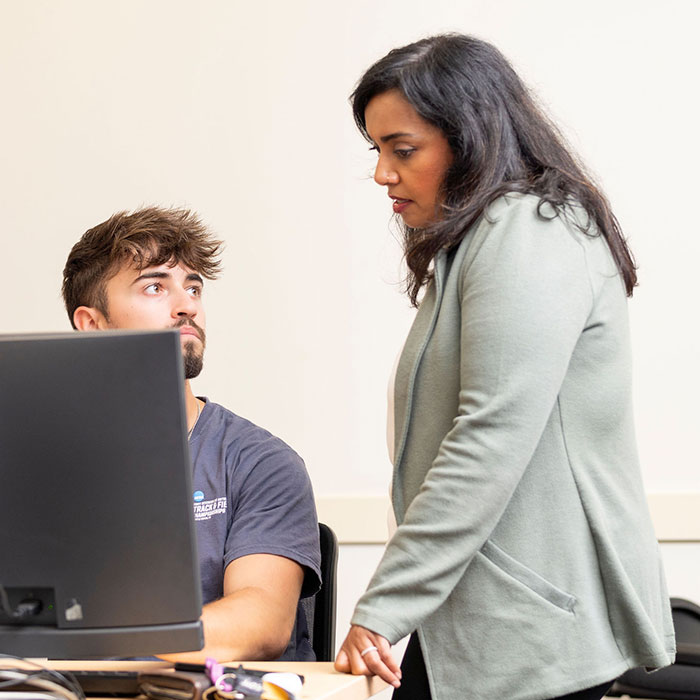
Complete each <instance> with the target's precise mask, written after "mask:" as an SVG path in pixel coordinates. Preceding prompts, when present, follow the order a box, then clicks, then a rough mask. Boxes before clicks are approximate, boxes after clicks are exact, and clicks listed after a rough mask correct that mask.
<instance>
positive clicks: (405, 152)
mask: <svg viewBox="0 0 700 700" xmlns="http://www.w3.org/2000/svg"><path fill="white" fill-rule="evenodd" d="M415 151H416V149H415V148H397V149H395V150H394V154H395V155H396V156H398V157H399V158H409V157H410V156H411V155H412V154H413V153H415Z"/></svg>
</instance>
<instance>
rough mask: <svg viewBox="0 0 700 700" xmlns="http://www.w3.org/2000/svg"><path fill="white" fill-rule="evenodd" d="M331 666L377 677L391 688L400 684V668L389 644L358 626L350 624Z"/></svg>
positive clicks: (374, 633) (344, 670) (377, 635)
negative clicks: (333, 664)
mask: <svg viewBox="0 0 700 700" xmlns="http://www.w3.org/2000/svg"><path fill="white" fill-rule="evenodd" d="M362 652H365V653H364V655H363V653H362ZM335 668H336V670H337V671H342V672H343V673H352V674H354V675H356V676H373V675H376V676H379V677H380V678H381V679H382V680H384V681H386V682H387V683H389V684H390V685H393V686H394V688H398V687H399V686H400V685H401V669H400V668H399V666H398V664H397V663H396V661H395V660H394V655H393V654H392V652H391V644H389V642H388V641H387V640H386V639H385V638H384V637H382V636H381V635H379V634H376V632H372V631H371V630H368V629H367V628H365V627H360V626H359V625H352V626H351V627H350V632H348V636H347V637H345V641H344V642H343V645H342V646H341V647H340V651H339V652H338V656H337V657H336V660H335Z"/></svg>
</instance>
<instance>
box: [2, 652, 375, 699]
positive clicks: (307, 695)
mask: <svg viewBox="0 0 700 700" xmlns="http://www.w3.org/2000/svg"><path fill="white" fill-rule="evenodd" d="M238 663H239V662H236V663H232V664H228V665H231V666H237V665H238ZM242 663H243V666H248V667H249V668H255V669H261V670H265V671H267V670H269V671H289V672H291V673H300V674H301V675H303V676H304V687H303V688H302V692H301V695H300V698H301V700H366V699H367V698H369V697H371V696H372V695H375V694H376V693H379V692H380V691H382V690H384V689H385V688H387V687H388V686H387V684H386V683H385V682H384V681H382V680H381V679H379V678H376V677H373V678H367V677H365V676H350V675H348V674H345V673H338V672H337V671H336V670H335V669H334V668H333V663H332V662H330V661H328V662H317V663H311V662H304V663H301V662H293V661H243V662H242ZM2 664H3V666H5V667H6V668H7V667H8V666H14V667H15V668H16V667H17V666H19V665H20V664H19V663H12V662H11V661H10V660H9V659H3V661H2ZM42 665H46V666H48V667H49V668H53V669H55V670H56V671H71V670H73V671H79V670H93V669H96V670H111V671H138V670H142V669H143V670H147V669H154V668H168V667H169V666H171V664H168V663H166V662H164V661H163V662H160V661H49V662H42Z"/></svg>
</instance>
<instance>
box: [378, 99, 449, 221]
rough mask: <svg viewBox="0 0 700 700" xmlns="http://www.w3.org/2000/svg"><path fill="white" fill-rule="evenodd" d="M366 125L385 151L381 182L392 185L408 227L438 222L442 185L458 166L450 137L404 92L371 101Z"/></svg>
mask: <svg viewBox="0 0 700 700" xmlns="http://www.w3.org/2000/svg"><path fill="white" fill-rule="evenodd" d="M365 124H366V127H367V132H368V134H369V136H370V138H371V139H372V142H373V143H374V148H375V149H376V150H377V153H378V154H379V159H378V161H377V169H376V170H375V172H374V180H375V182H376V183H377V184H378V185H386V186H387V194H388V195H389V197H390V198H391V199H392V200H393V208H394V211H395V212H396V213H397V214H400V215H401V217H402V218H403V220H404V223H405V224H406V225H407V226H410V227H412V228H424V227H425V226H427V225H428V224H430V223H431V222H433V221H434V220H435V217H436V215H437V211H438V208H437V205H438V203H439V201H440V187H441V185H442V183H443V180H444V179H445V174H446V173H447V170H448V168H449V167H450V165H451V164H452V151H451V150H450V147H449V145H448V143H447V139H446V138H445V135H444V134H443V133H442V131H441V130H440V129H438V127H436V126H434V125H433V124H430V122H427V121H425V119H423V117H421V116H420V115H419V114H418V112H416V110H415V109H413V107H412V106H411V105H410V103H409V102H408V101H407V100H406V98H405V97H404V96H403V95H402V94H401V93H400V92H399V91H398V90H389V91H387V92H383V93H381V94H379V95H376V96H375V97H373V98H372V99H371V100H370V101H369V103H368V104H367V108H366V109H365Z"/></svg>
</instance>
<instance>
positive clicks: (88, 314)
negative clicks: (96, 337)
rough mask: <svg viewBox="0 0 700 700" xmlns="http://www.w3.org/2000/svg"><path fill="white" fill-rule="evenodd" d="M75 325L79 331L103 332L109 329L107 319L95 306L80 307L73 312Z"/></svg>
mask: <svg viewBox="0 0 700 700" xmlns="http://www.w3.org/2000/svg"><path fill="white" fill-rule="evenodd" d="M73 323H74V324H75V327H76V328H77V329H78V330H79V331H101V330H104V329H105V328H107V319H106V318H105V316H104V314H103V313H102V312H101V311H100V310H99V309H96V308H95V307H94V306H79V307H78V308H77V309H76V310H75V311H74V312H73Z"/></svg>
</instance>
